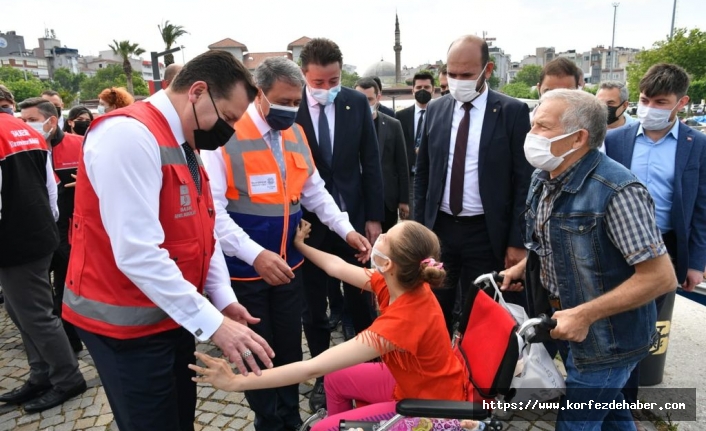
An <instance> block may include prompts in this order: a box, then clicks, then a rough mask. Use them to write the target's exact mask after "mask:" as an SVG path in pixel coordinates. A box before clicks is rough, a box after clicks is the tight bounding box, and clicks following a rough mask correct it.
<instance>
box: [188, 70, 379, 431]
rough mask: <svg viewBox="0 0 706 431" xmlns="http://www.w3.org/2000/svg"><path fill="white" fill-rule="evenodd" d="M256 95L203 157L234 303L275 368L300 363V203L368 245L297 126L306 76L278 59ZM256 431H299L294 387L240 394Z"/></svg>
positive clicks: (362, 252) (366, 248)
mask: <svg viewBox="0 0 706 431" xmlns="http://www.w3.org/2000/svg"><path fill="white" fill-rule="evenodd" d="M254 74H255V79H256V81H257V84H258V87H259V89H260V91H259V93H258V95H257V97H256V98H255V102H254V103H252V104H250V106H249V107H248V110H247V112H246V113H245V115H243V117H242V118H241V119H240V120H239V121H238V122H237V123H236V124H235V130H236V133H235V137H234V138H231V140H229V141H228V143H227V144H226V145H225V146H224V147H223V148H221V149H220V150H217V151H205V152H203V153H202V157H203V160H204V165H205V166H206V170H207V172H208V173H209V178H210V179H211V190H212V192H213V196H214V198H213V199H214V202H215V204H216V236H217V237H218V240H219V242H220V244H221V247H222V248H223V251H224V252H225V253H226V254H227V255H228V256H231V257H226V262H227V264H228V270H229V272H230V276H231V285H232V287H233V289H234V290H235V293H236V295H237V296H238V299H239V300H240V301H241V303H242V304H243V305H244V306H245V307H247V309H248V310H250V312H252V313H254V314H255V315H257V316H258V317H260V319H261V320H260V323H258V324H256V325H254V326H253V329H254V330H255V332H257V333H258V334H260V335H261V336H262V337H263V338H264V339H265V340H267V342H268V343H270V345H271V346H272V347H273V348H274V349H275V351H276V352H277V356H276V357H275V358H274V364H275V366H280V365H285V364H289V363H292V362H297V361H301V360H302V345H301V333H302V318H301V316H302V309H303V300H304V299H303V288H304V287H303V285H302V278H303V276H302V270H301V265H302V263H303V262H304V257H303V256H302V255H301V254H300V253H299V252H298V251H297V249H296V248H295V247H294V246H293V242H292V240H293V238H294V234H295V232H296V229H297V225H298V224H299V221H300V220H301V218H302V206H304V207H306V209H307V210H309V211H311V212H313V213H315V214H316V215H317V216H318V217H319V219H320V220H321V221H322V222H323V223H324V224H325V225H326V226H328V227H329V228H330V229H331V230H333V231H334V232H336V234H338V236H340V237H341V238H343V240H344V241H346V242H347V243H348V244H349V245H350V246H351V247H353V248H354V249H355V250H357V251H358V252H359V256H358V257H359V258H360V259H361V261H365V260H367V258H368V255H369V253H370V250H371V246H370V243H369V242H368V240H367V239H366V238H365V237H364V236H363V235H361V234H359V233H357V232H356V231H355V229H354V228H353V226H352V225H351V223H350V222H349V221H348V215H347V214H346V213H345V212H341V210H340V209H339V208H338V205H336V202H335V201H334V199H333V198H332V197H331V195H330V194H329V193H328V191H327V190H326V186H325V184H324V181H323V180H322V179H321V177H320V176H319V173H318V171H317V170H316V167H315V165H314V161H313V159H312V157H311V151H310V150H309V145H308V143H307V141H306V137H305V135H304V131H303V130H302V128H301V126H299V125H298V124H295V123H294V120H295V118H296V115H297V110H298V109H299V104H300V103H301V101H302V89H303V87H304V83H305V81H304V76H303V75H302V72H301V69H300V68H299V66H298V65H297V64H296V63H294V62H293V61H291V60H288V59H286V58H283V57H273V58H268V59H266V60H264V61H263V62H262V63H261V64H260V66H258V68H257V69H256V70H255V73H254ZM245 397H246V398H247V400H248V403H249V405H250V408H251V409H252V410H253V411H254V412H255V429H256V430H257V431H285V430H295V429H298V428H299V426H300V425H301V419H300V416H299V390H298V385H290V386H286V387H282V388H276V389H264V390H257V391H246V392H245Z"/></svg>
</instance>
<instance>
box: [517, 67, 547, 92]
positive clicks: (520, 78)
mask: <svg viewBox="0 0 706 431" xmlns="http://www.w3.org/2000/svg"><path fill="white" fill-rule="evenodd" d="M541 74H542V67H541V66H537V65H535V64H528V65H527V66H524V67H523V68H522V69H520V70H519V71H518V72H517V75H515V78H514V79H513V80H512V82H523V83H525V84H526V85H527V86H528V87H530V88H532V87H534V86H535V85H537V84H538V83H539V76H540V75H541Z"/></svg>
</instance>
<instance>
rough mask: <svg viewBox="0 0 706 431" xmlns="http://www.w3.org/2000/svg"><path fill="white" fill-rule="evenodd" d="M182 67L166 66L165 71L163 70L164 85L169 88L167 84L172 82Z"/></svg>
mask: <svg viewBox="0 0 706 431" xmlns="http://www.w3.org/2000/svg"><path fill="white" fill-rule="evenodd" d="M182 67H183V66H182V65H181V64H176V63H172V64H170V65H169V66H167V68H166V69H164V79H163V80H162V81H164V83H165V84H166V85H167V86H169V84H171V83H172V81H174V78H176V76H177V74H178V73H179V72H180V71H181V68H182Z"/></svg>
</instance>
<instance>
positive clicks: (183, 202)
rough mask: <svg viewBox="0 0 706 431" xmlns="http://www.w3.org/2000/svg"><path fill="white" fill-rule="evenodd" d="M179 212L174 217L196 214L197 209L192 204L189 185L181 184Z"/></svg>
mask: <svg viewBox="0 0 706 431" xmlns="http://www.w3.org/2000/svg"><path fill="white" fill-rule="evenodd" d="M179 206H180V208H179V213H178V214H175V215H174V218H183V217H189V216H192V215H196V211H195V210H194V208H193V207H192V206H191V195H190V194H189V186H188V185H181V186H179Z"/></svg>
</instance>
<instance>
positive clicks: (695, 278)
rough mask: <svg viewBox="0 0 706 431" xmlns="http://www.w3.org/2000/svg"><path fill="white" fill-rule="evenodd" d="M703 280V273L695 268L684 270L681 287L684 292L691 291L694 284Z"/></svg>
mask: <svg viewBox="0 0 706 431" xmlns="http://www.w3.org/2000/svg"><path fill="white" fill-rule="evenodd" d="M702 281H704V273H703V272H702V271H699V270H696V269H690V270H688V271H687V272H686V280H684V283H682V285H681V288H682V289H684V290H685V291H686V292H693V291H694V289H695V288H696V285H697V284H699V283H701V282H702Z"/></svg>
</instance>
